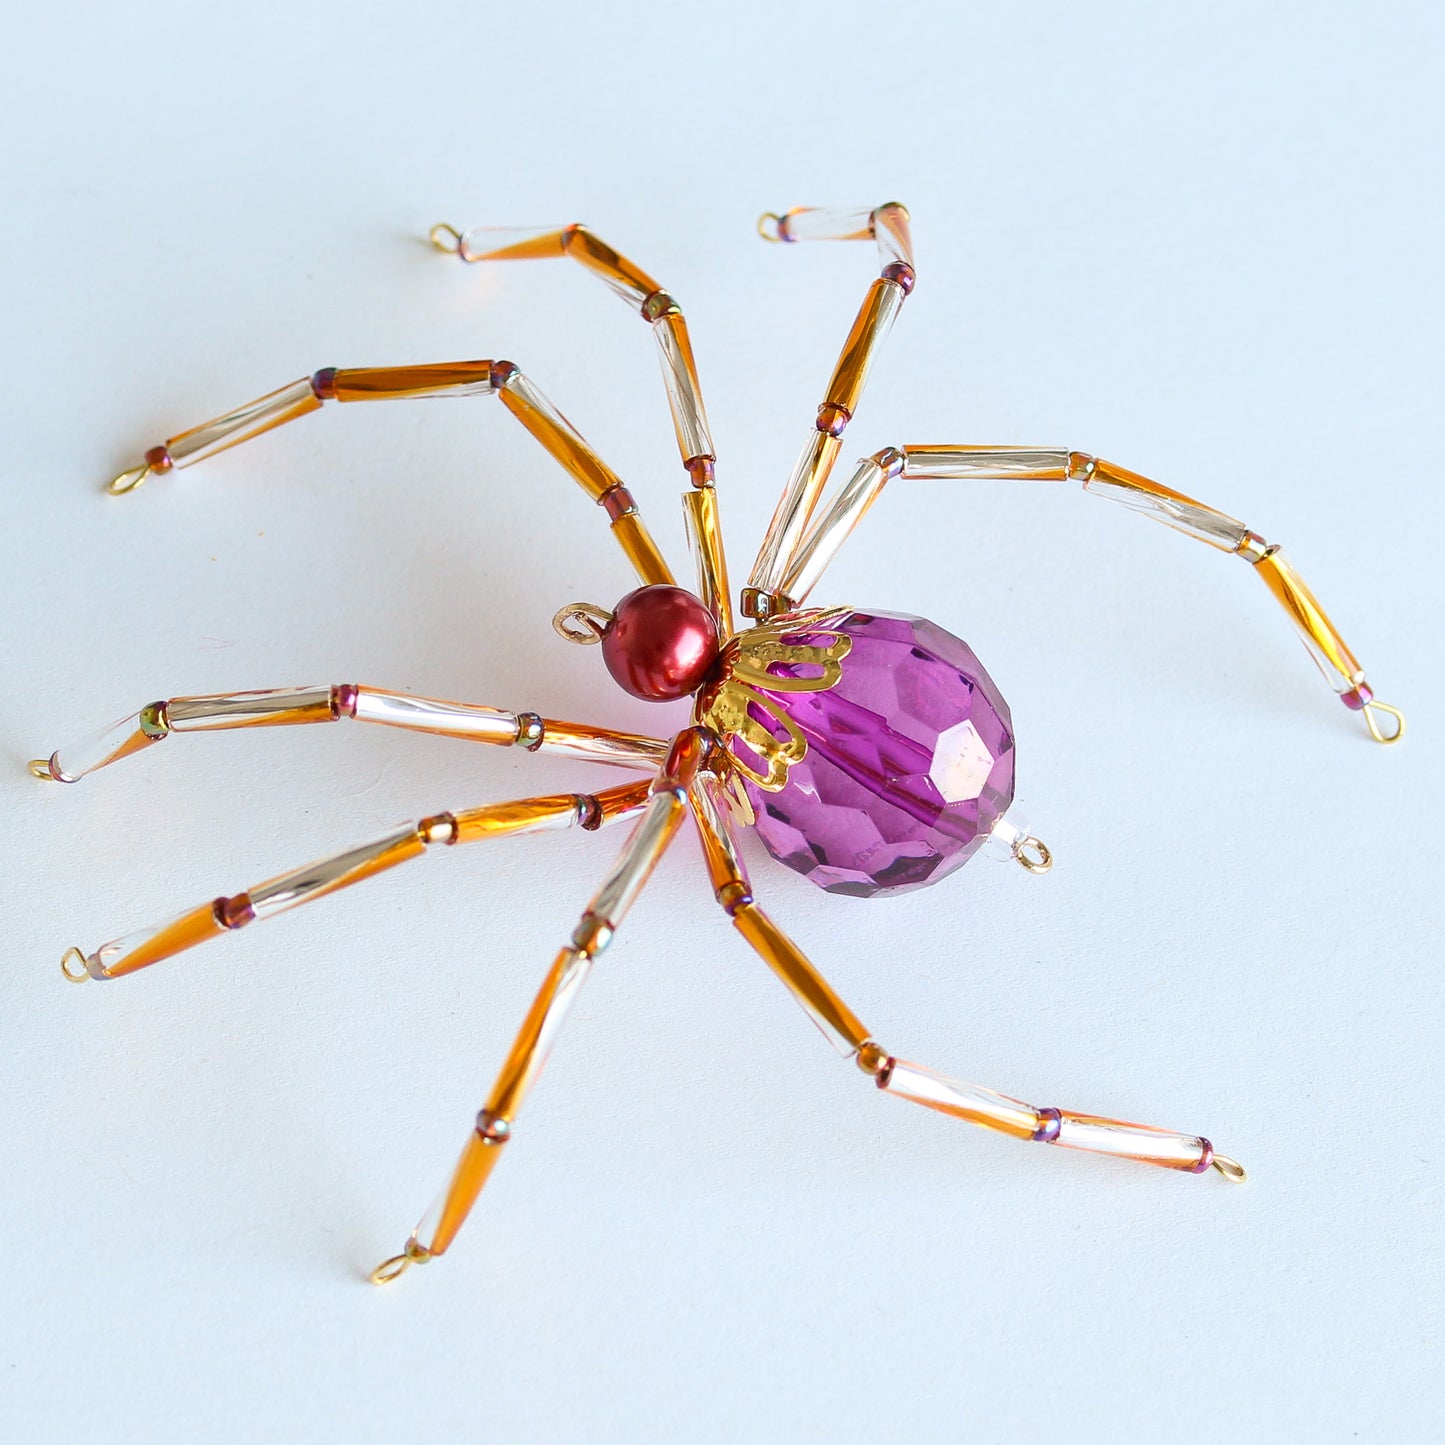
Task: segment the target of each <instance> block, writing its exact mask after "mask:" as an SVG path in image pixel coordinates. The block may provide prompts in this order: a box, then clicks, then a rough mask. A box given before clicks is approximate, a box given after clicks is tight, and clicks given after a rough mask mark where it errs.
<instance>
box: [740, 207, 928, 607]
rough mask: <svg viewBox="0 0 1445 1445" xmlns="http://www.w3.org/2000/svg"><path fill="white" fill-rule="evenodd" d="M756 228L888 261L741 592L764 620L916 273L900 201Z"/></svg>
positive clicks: (795, 215) (799, 214)
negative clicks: (874, 251) (859, 245)
mask: <svg viewBox="0 0 1445 1445" xmlns="http://www.w3.org/2000/svg"><path fill="white" fill-rule="evenodd" d="M770 221H771V222H774V223H776V225H775V229H774V230H769V229H767V227H766V223H767V222H770ZM758 229H759V230H760V231H761V232H762V234H763V236H764V237H765V238H766V239H767V240H770V241H772V240H776V241H866V240H869V239H873V240H876V241H877V243H878V251H879V255H880V258H881V260H882V262H883V268H882V274H881V275H880V276H879V278H878V279H877V280H876V281H874V283H873V284H872V286H870V287H869V288H868V295H867V296H866V297H865V298H864V301H863V305H862V307H861V308H860V309H859V311H858V315H857V317H856V319H855V320H854V322H853V329H852V330H851V331H850V332H849V333H848V339H847V341H845V342H844V343H843V350H842V352H841V354H840V355H839V357H838V364H837V365H836V366H835V367H834V368H833V375H832V377H831V378H830V379H829V381H828V386H827V390H826V391H825V392H824V395H823V401H822V404H821V405H820V406H819V407H818V417H817V420H816V422H815V423H814V426H813V430H812V431H811V432H810V433H809V435H808V440H807V442H806V443H805V444H804V446H803V450H802V453H801V454H800V455H799V457H798V460H797V463H796V464H795V466H794V467H793V472H792V475H791V476H790V477H789V478H788V483H787V486H786V487H785V488H784V489H783V495H782V497H781V498H780V499H779V501H778V506H777V510H776V511H775V512H774V513H773V519H772V521H771V522H769V524H768V530H767V533H766V535H765V536H764V538H763V545H762V547H761V548H760V549H759V551H758V555H757V560H756V561H755V562H754V563H753V570H752V572H751V573H750V574H749V576H748V585H747V586H746V588H744V590H743V598H742V610H743V612H744V613H745V614H746V615H747V616H749V617H754V618H758V619H763V618H766V617H768V616H770V615H771V612H770V599H772V598H773V597H774V595H775V594H776V593H777V592H778V590H779V588H780V586H781V584H782V581H783V573H784V571H785V569H786V567H787V563H788V560H789V558H790V557H791V556H792V553H793V551H794V549H795V548H796V547H797V545H798V543H799V541H800V540H801V539H802V536H803V532H804V529H805V528H806V527H807V525H808V521H809V519H810V518H811V517H812V515H813V512H814V510H815V509H816V507H817V505H818V499H819V498H820V497H821V496H822V494H823V488H824V486H825V485H826V484H827V481H828V476H829V474H830V473H831V472H832V470H833V463H834V462H836V461H837V459H838V453H839V451H840V450H841V448H842V445H843V429H844V427H846V426H847V425H848V422H849V421H850V420H851V418H852V416H853V413H854V411H855V410H856V409H857V405H858V398H859V397H860V396H861V395H862V394H863V387H864V384H865V383H866V382H867V380H868V372H869V369H870V368H871V367H872V365H873V362H874V359H875V358H876V357H877V355H878V352H879V350H880V349H881V347H882V345H883V341H884V338H885V337H886V336H887V335H888V332H889V330H890V329H891V328H892V326H893V323H894V321H895V320H896V319H897V316H898V313H899V311H900V310H901V309H902V307H903V302H904V298H905V297H907V295H908V293H909V292H910V291H912V289H913V283H914V276H915V273H914V269H913V242H912V239H911V237H910V235H909V228H908V212H907V211H906V210H905V209H904V208H903V207H902V206H900V205H899V204H898V203H897V202H890V203H889V204H888V205H885V206H879V207H878V208H877V209H876V210H872V211H827V210H816V209H811V208H799V209H796V210H792V211H789V212H788V213H787V215H785V216H773V215H767V216H764V217H763V219H762V221H760V222H759V227H758ZM772 610H774V611H775V610H777V609H776V608H773V609H772Z"/></svg>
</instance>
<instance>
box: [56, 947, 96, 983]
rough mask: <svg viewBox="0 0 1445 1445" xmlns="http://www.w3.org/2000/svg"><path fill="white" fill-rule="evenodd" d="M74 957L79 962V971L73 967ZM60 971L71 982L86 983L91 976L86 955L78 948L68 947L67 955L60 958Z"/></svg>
mask: <svg viewBox="0 0 1445 1445" xmlns="http://www.w3.org/2000/svg"><path fill="white" fill-rule="evenodd" d="M72 959H74V960H76V961H78V962H79V964H80V970H79V972H75V971H73V970H72V969H71V966H70V965H71V960H72ZM60 971H61V973H63V974H64V975H65V976H66V978H68V979H69V980H70V981H71V983H84V982H85V981H86V980H87V979H88V978H89V977H90V970H89V969H88V968H87V967H86V966H85V955H84V954H83V953H82V952H81V951H80V950H79V949H78V948H67V949H66V950H65V956H64V957H63V958H62V959H61V960H60Z"/></svg>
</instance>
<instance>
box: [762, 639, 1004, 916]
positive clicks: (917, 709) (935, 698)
mask: <svg viewBox="0 0 1445 1445" xmlns="http://www.w3.org/2000/svg"><path fill="white" fill-rule="evenodd" d="M826 632H827V635H829V636H836V635H842V636H845V637H847V638H849V639H850V643H851V645H850V647H849V648H848V651H847V654H846V656H845V657H844V659H843V662H842V667H841V673H840V675H839V677H838V680H837V681H836V682H835V683H834V684H833V685H832V686H831V687H829V688H826V689H824V690H819V691H805V692H796V691H777V692H773V691H770V690H769V689H767V688H766V686H762V685H759V687H758V690H759V691H760V692H762V693H764V695H765V696H766V697H767V699H768V704H769V706H770V708H776V709H777V711H778V712H780V713H782V714H783V716H784V717H786V718H787V719H789V720H790V721H791V722H792V723H793V724H794V725H796V727H797V728H798V729H799V731H800V732H801V733H802V734H803V737H804V738H805V739H806V742H807V751H806V753H805V754H804V756H803V757H802V758H801V760H799V761H797V762H794V763H793V764H792V765H791V767H790V769H789V770H788V773H787V781H786V783H785V784H784V786H783V787H781V788H780V789H778V790H776V791H770V790H768V789H765V788H762V787H759V786H757V785H756V784H755V783H753V782H751V781H750V782H748V783H747V785H746V786H747V792H748V797H749V800H750V801H751V803H752V806H753V811H754V813H755V814H756V817H757V831H758V836H759V837H760V838H761V839H762V842H763V845H764V846H765V847H766V848H767V850H768V852H769V853H771V854H772V855H773V857H774V858H776V859H777V860H778V861H779V862H780V863H784V864H786V865H787V866H788V867H789V868H792V869H794V870H795V871H796V872H798V873H801V874H803V875H804V877H806V878H809V879H811V880H812V881H813V882H814V883H816V884H818V885H819V887H821V888H823V889H825V890H826V891H827V892H829V893H845V894H849V895H852V896H854V897H861V898H867V897H872V896H873V895H875V894H878V893H885V892H888V893H899V892H905V891H907V890H909V889H913V888H921V887H923V886H925V885H926V884H929V883H933V882H935V881H937V880H938V879H939V878H942V877H945V876H946V875H947V874H949V873H951V872H953V870H954V869H956V868H958V867H961V866H962V864H963V863H965V862H966V861H967V860H968V859H969V858H971V857H972V856H973V854H974V853H975V852H977V851H978V849H979V848H980V847H981V846H982V844H983V842H984V841H985V840H986V839H987V837H988V835H989V833H990V832H992V830H993V827H994V824H995V823H997V821H998V820H999V818H1001V817H1002V816H1003V814H1004V813H1005V812H1006V811H1007V809H1008V807H1009V804H1010V803H1011V802H1012V801H1013V792H1014V736H1013V723H1012V720H1011V719H1010V716H1009V709H1008V704H1007V703H1006V702H1005V701H1004V700H1003V697H1002V695H1001V694H1000V692H999V690H998V688H997V687H996V686H995V684H994V682H993V679H992V678H990V677H989V675H988V673H987V672H985V671H984V669H983V666H982V664H981V663H980V662H979V660H978V658H977V657H976V656H975V655H974V653H973V650H972V649H971V648H970V647H969V646H968V645H967V643H965V642H963V641H961V640H960V639H959V638H957V637H954V636H953V635H952V634H951V633H948V632H945V631H944V630H943V629H942V628H941V627H939V626H937V625H936V624H935V623H932V622H928V621H926V620H924V619H923V618H921V617H908V616H903V615H900V614H895V613H886V612H860V611H851V612H845V613H842V614H841V619H840V620H835V619H834V618H832V617H830V618H829V619H828V622H827V628H826ZM822 635H823V634H822V633H821V631H820V632H819V637H821V636H822ZM796 638H797V640H798V641H802V642H808V641H813V640H815V639H814V637H813V634H812V633H811V632H809V631H807V630H800V631H799V633H798V634H796ZM787 640H788V641H792V640H793V638H792V637H789V638H788V639H787ZM773 671H774V674H775V675H778V676H789V675H792V674H793V673H794V672H796V671H797V669H790V668H787V667H781V668H779V667H775V668H774V669H773ZM761 712H762V710H761V709H757V710H756V713H755V715H757V716H758V720H759V721H762V720H763V719H762V717H761V716H760V714H761ZM735 746H736V743H735Z"/></svg>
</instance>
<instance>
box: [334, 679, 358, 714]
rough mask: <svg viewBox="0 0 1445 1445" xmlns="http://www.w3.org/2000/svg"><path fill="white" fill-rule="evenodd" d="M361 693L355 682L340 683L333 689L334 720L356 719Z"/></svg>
mask: <svg viewBox="0 0 1445 1445" xmlns="http://www.w3.org/2000/svg"><path fill="white" fill-rule="evenodd" d="M360 691H361V689H360V688H358V687H357V685H356V684H355V683H354V682H343V683H339V684H338V685H337V686H336V687H334V688H332V689H331V716H332V717H334V718H343V717H355V716H356V698H357V694H358V693H359V692H360Z"/></svg>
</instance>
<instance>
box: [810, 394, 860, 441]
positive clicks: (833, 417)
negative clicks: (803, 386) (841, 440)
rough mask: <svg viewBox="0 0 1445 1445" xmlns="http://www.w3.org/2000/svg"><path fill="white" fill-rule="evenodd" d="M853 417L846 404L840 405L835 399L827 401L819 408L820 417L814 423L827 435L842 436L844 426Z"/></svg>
mask: <svg viewBox="0 0 1445 1445" xmlns="http://www.w3.org/2000/svg"><path fill="white" fill-rule="evenodd" d="M852 419H853V417H852V413H851V412H850V411H849V410H848V408H847V407H846V406H839V405H838V403H837V402H834V401H825V402H824V403H823V404H822V406H820V407H819V408H818V419H817V421H815V422H814V423H813V425H814V426H816V427H817V429H818V430H819V431H820V432H823V433H824V434H826V435H827V436H830V437H840V436H842V435H843V428H844V427H846V426H847V425H848V423H849V422H850V421H852Z"/></svg>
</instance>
